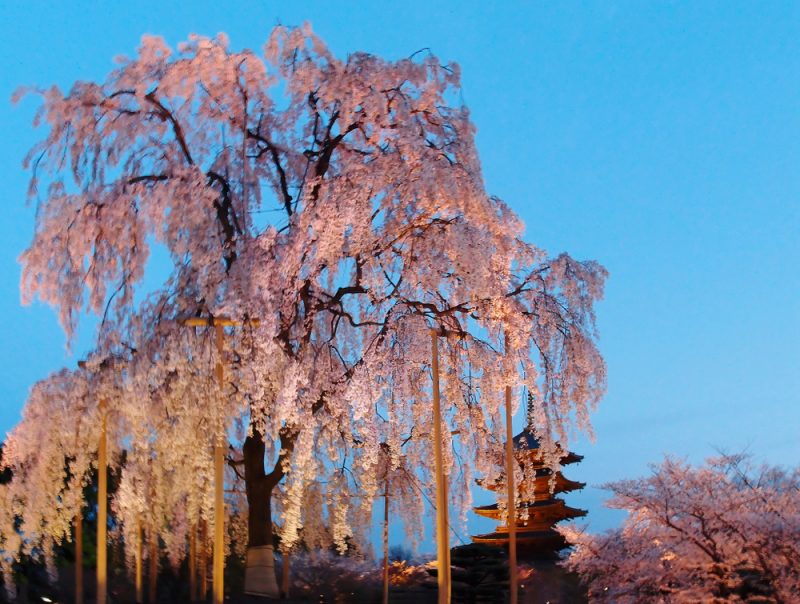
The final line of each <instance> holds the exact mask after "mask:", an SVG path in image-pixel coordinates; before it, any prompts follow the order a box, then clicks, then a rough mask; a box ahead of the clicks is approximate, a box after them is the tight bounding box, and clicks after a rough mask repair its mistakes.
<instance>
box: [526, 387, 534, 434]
mask: <svg viewBox="0 0 800 604" xmlns="http://www.w3.org/2000/svg"><path fill="white" fill-rule="evenodd" d="M535 404H536V397H535V396H534V394H533V393H532V392H531V391H530V390H528V407H527V415H526V418H527V425H526V426H525V430H526V431H528V432H530V433H531V434H533V431H534V430H533V426H534V425H536V422H535V420H534V417H533V407H534V405H535Z"/></svg>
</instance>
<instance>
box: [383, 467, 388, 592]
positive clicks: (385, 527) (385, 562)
mask: <svg viewBox="0 0 800 604" xmlns="http://www.w3.org/2000/svg"><path fill="white" fill-rule="evenodd" d="M383 604H389V478H388V475H387V478H386V488H385V490H384V492H383Z"/></svg>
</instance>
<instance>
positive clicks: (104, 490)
mask: <svg viewBox="0 0 800 604" xmlns="http://www.w3.org/2000/svg"><path fill="white" fill-rule="evenodd" d="M100 417H101V419H100V442H99V443H98V445H97V604H106V593H107V589H108V583H107V577H108V544H107V537H108V474H107V472H108V469H107V467H108V460H107V451H106V445H107V443H106V427H107V426H106V401H105V400H101V401H100Z"/></svg>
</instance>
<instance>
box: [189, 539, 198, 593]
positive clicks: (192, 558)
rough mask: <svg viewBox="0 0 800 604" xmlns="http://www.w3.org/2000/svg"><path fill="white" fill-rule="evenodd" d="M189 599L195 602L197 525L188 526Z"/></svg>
mask: <svg viewBox="0 0 800 604" xmlns="http://www.w3.org/2000/svg"><path fill="white" fill-rule="evenodd" d="M189 601H190V602H197V527H196V526H195V525H194V524H192V525H191V526H190V527H189Z"/></svg>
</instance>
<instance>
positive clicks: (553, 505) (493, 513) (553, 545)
mask: <svg viewBox="0 0 800 604" xmlns="http://www.w3.org/2000/svg"><path fill="white" fill-rule="evenodd" d="M539 448H540V444H539V441H538V440H537V439H536V438H535V437H534V436H533V434H532V432H530V431H529V430H528V429H527V428H526V429H525V430H523V431H522V432H521V433H519V434H518V435H517V436H515V437H514V455H515V457H516V460H517V463H519V464H520V465H523V464H525V466H526V467H530V468H532V469H533V470H534V474H535V477H534V478H533V479H532V480H526V481H523V482H522V483H521V484H519V485H517V492H518V493H519V496H518V499H519V500H520V503H519V504H518V507H517V514H516V518H517V520H516V526H517V551H518V553H519V556H520V558H522V559H525V558H529V559H541V558H553V557H555V556H557V554H558V552H559V550H562V549H564V548H565V547H567V545H569V544H568V543H567V542H566V540H565V539H564V537H562V536H561V534H560V533H559V532H558V531H556V530H555V529H554V528H553V527H554V526H555V525H556V523H558V522H560V521H562V520H568V519H571V518H579V517H581V516H585V515H586V510H581V509H577V508H571V507H569V506H568V505H566V503H565V502H564V500H563V499H561V498H559V497H556V495H558V494H559V493H567V492H569V491H575V490H579V489H582V488H583V487H584V486H586V485H585V483H582V482H575V481H573V480H569V479H568V478H565V477H564V475H563V474H561V472H557V473H556V475H555V478H554V479H553V471H552V469H550V468H548V467H547V466H546V465H545V463H544V461H543V459H542V455H541V451H540V450H539ZM582 459H583V456H581V455H576V454H575V453H571V452H567V453H565V454H564V455H563V456H562V457H561V465H562V466H564V465H569V464H572V463H576V462H579V461H581V460H582ZM552 480H555V485H554V488H553V491H552V493H551V490H550V485H551V481H552ZM479 484H480V485H481V486H483V487H485V488H487V489H489V490H491V491H495V492H501V493H505V490H506V484H505V479H500V480H498V481H497V482H494V483H486V482H485V481H483V482H481V481H479ZM474 510H475V513H477V514H480V515H481V516H486V517H488V518H493V519H495V520H498V521H499V522H501V524H499V525H498V526H497V529H496V531H495V532H494V533H488V534H485V535H474V536H473V537H472V540H473V541H474V542H475V543H486V544H489V545H496V546H502V547H507V546H508V526H507V525H506V524H503V523H502V521H503V517H504V516H505V513H504V511H503V510H502V509H500V508H499V507H498V505H497V504H496V503H495V504H493V505H484V506H481V507H476V508H474ZM525 511H527V518H526V517H525V516H526V514H525Z"/></svg>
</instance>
